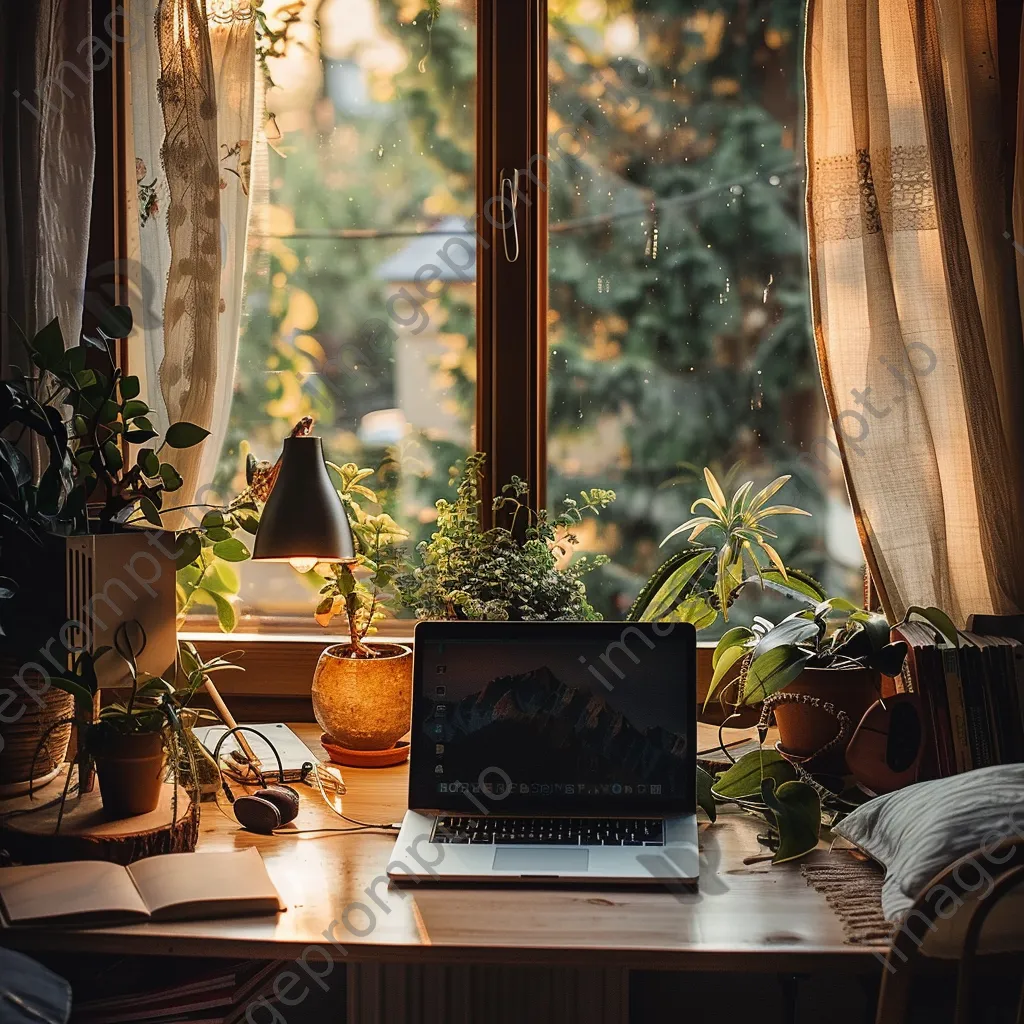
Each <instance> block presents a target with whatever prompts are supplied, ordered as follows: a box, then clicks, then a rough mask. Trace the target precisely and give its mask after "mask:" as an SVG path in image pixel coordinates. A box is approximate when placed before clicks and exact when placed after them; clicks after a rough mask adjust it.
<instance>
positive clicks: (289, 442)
mask: <svg viewBox="0 0 1024 1024" xmlns="http://www.w3.org/2000/svg"><path fill="white" fill-rule="evenodd" d="M252 557H253V559H254V560H255V561H261V562H290V563H291V565H292V567H293V568H294V569H296V570H298V571H299V572H309V571H310V569H312V568H313V566H315V565H316V564H317V562H351V561H353V560H354V559H355V557H356V549H355V543H354V542H353V540H352V528H351V527H350V526H349V522H348V515H347V514H346V513H345V506H344V505H343V504H342V502H341V498H340V497H339V496H338V492H337V491H336V490H335V489H334V486H333V484H332V483H331V478H330V475H329V474H328V472H327V464H326V463H325V462H324V449H323V441H322V440H321V438H319V437H312V436H308V435H307V436H303V437H287V438H285V441H284V450H283V451H282V452H281V469H280V471H279V473H278V475H277V480H276V481H275V483H274V487H273V490H272V491H271V492H270V496H269V497H268V498H267V503H266V505H264V507H263V514H262V515H261V516H260V526H259V530H258V531H257V532H256V543H255V545H254V546H253V553H252Z"/></svg>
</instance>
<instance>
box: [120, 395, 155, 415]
mask: <svg viewBox="0 0 1024 1024" xmlns="http://www.w3.org/2000/svg"><path fill="white" fill-rule="evenodd" d="M121 415H122V416H124V418H125V419H126V420H133V419H135V418H136V417H137V416H148V415H149V406H148V405H146V403H145V402H143V401H141V400H140V399H137V398H132V399H130V400H129V401H127V402H125V403H124V411H123V412H122V414H121Z"/></svg>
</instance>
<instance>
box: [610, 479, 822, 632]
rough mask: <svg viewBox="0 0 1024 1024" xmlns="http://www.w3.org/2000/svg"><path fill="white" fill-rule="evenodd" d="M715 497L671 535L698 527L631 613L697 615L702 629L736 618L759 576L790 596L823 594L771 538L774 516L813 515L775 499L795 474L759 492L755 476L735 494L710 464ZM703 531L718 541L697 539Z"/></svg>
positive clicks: (672, 618) (652, 618) (816, 598)
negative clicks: (737, 605)
mask: <svg viewBox="0 0 1024 1024" xmlns="http://www.w3.org/2000/svg"><path fill="white" fill-rule="evenodd" d="M704 479H705V481H706V483H707V487H708V496H707V497H702V498H698V499H697V500H696V501H695V502H694V503H693V505H692V506H691V508H690V511H691V512H696V511H697V510H698V509H699V508H704V509H706V514H703V515H697V516H694V517H693V518H692V519H689V520H687V521H686V522H685V523H682V524H681V525H680V526H677V527H676V528H675V529H674V530H673V531H672V532H671V533H670V534H669V535H668V536H667V537H666V538H665V539H664V540H663V541H662V545H665V544H667V543H668V542H669V541H671V540H673V539H674V538H675V537H677V536H679V535H680V534H682V533H686V531H690V535H689V538H688V540H689V545H688V546H687V547H686V548H685V549H684V550H682V551H679V552H677V553H676V554H674V555H672V556H671V557H670V558H669V559H667V560H666V561H665V562H664V563H663V564H662V565H661V566H660V567H659V568H658V570H657V571H656V572H655V573H654V574H653V575H652V576H651V578H650V580H649V581H648V582H647V584H646V586H645V587H644V588H643V590H641V591H640V594H639V595H638V596H637V599H636V601H634V602H633V606H632V607H631V608H630V611H629V614H628V618H629V619H630V620H631V621H634V622H636V621H639V622H658V621H667V622H691V623H693V624H694V626H696V628H697V629H705V628H706V627H708V626H711V625H713V624H714V623H715V622H716V621H717V620H718V616H719V614H721V616H722V618H723V619H725V620H728V618H729V607H730V605H732V603H733V602H734V601H735V600H736V598H737V597H738V596H739V594H740V593H741V592H742V590H743V589H744V587H747V586H749V585H750V584H752V583H755V582H756V583H757V584H758V585H759V586H761V587H762V588H765V589H769V590H773V591H776V592H778V593H780V594H783V595H785V596H787V597H792V598H797V599H800V600H803V601H807V600H810V601H812V602H814V603H817V602H820V601H823V600H824V599H825V593H824V591H823V590H822V588H821V586H820V584H818V583H817V582H816V581H815V580H813V579H812V578H811V577H810V576H807V575H805V574H804V573H801V572H799V571H798V570H796V569H791V568H788V567H787V566H786V565H785V564H784V563H783V561H782V559H781V557H780V556H779V553H778V552H777V551H776V550H775V548H774V547H773V546H772V544H771V543H770V540H774V539H776V537H777V534H775V533H774V532H773V531H772V530H771V529H769V528H768V526H767V525H766V520H768V519H770V518H772V517H774V516H780V515H799V516H806V515H810V513H809V512H805V511H804V510H803V509H800V508H796V507H795V506H793V505H769V504H768V502H769V501H770V500H771V499H772V498H773V497H774V496H775V494H776V493H777V492H778V491H779V490H781V489H782V487H783V486H785V484H786V483H787V481H788V480H789V479H790V478H789V477H788V476H780V477H776V479H774V480H773V481H772V482H771V483H770V484H768V485H767V486H766V487H764V488H762V489H761V490H760V491H757V492H756V493H753V488H754V484H753V481H751V480H748V481H746V482H745V483H743V484H741V485H740V486H739V487H738V488H737V489H736V491H735V493H734V494H733V496H732V498H729V499H727V498H726V496H725V492H724V491H723V490H722V487H721V485H720V484H719V483H718V481H717V480H716V479H715V476H714V474H713V473H712V472H711V470H710V469H705V470H704ZM698 537H701V538H703V539H704V540H705V541H712V543H711V544H706V545H704V546H700V545H695V544H694V541H696V540H697V538H698Z"/></svg>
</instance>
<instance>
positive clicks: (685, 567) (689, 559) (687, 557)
mask: <svg viewBox="0 0 1024 1024" xmlns="http://www.w3.org/2000/svg"><path fill="white" fill-rule="evenodd" d="M714 553H715V552H714V549H713V548H704V549H701V550H698V551H692V550H690V551H681V552H679V553H678V554H675V555H673V556H672V557H671V558H669V559H668V560H667V561H666V562H665V563H664V564H663V565H662V566H661V567H660V568H659V569H658V570H657V572H656V573H655V574H654V576H653V577H652V580H651V582H652V583H654V586H653V587H652V588H651V590H650V591H648V588H647V587H645V588H644V592H642V593H641V594H640V596H639V597H638V598H637V599H636V602H635V603H634V605H633V607H632V608H631V609H630V612H629V615H628V616H627V617H628V619H629V620H630V621H631V622H657V621H658V620H659V619H660V618H662V617H663V616H664V615H665V614H666V613H667V612H668V611H670V610H671V609H672V608H673V607H674V606H675V605H677V604H678V603H679V601H680V599H681V598H682V596H683V595H684V594H685V593H686V590H687V588H688V587H689V585H690V582H691V581H692V580H693V578H694V576H695V575H696V574H697V573H698V572H699V570H700V569H702V568H703V567H704V566H705V565H706V564H707V562H708V560H709V559H710V558H711V556H712V555H713V554H714Z"/></svg>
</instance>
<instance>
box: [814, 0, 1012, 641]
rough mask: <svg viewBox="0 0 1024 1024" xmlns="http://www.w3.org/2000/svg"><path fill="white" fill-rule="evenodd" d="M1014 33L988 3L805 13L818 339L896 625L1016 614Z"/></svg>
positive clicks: (845, 6)
mask: <svg viewBox="0 0 1024 1024" xmlns="http://www.w3.org/2000/svg"><path fill="white" fill-rule="evenodd" d="M1013 8H1015V9H1013ZM1020 31H1021V21H1020V5H1019V4H1016V5H1014V4H1007V3H997V0H977V2H972V3H969V4H964V3H962V0H810V2H809V5H808V26H807V52H806V69H805V70H806V87H807V169H808V186H807V212H808V217H807V221H808V232H809V237H810V264H811V289H812V307H813V314H814V329H815V336H816V342H817V348H818V358H819V364H820V368H821V375H822V381H823V384H824V388H825V394H826V398H827V400H828V404H829V410H830V413H831V417H832V421H833V425H834V427H835V432H836V441H837V444H838V448H839V451H840V453H841V455H842V463H843V470H844V472H845V475H846V482H847V486H848V489H849V493H850V498H851V502H852V504H853V507H854V512H855V514H856V517H857V522H858V526H859V528H860V533H861V541H862V545H863V547H864V552H865V556H866V558H867V561H868V565H869V567H870V569H871V573H872V576H873V578H874V580H875V583H876V585H877V586H878V589H879V592H880V594H881V597H882V601H883V605H884V607H885V610H886V612H887V613H889V614H890V616H897V617H898V616H902V615H903V614H904V612H905V610H906V607H907V606H908V605H910V604H934V605H939V606H941V607H943V608H945V609H946V611H948V612H949V613H950V614H951V615H952V617H953V618H954V619H955V620H956V621H957V622H958V624H960V625H963V624H964V622H965V620H966V618H967V616H968V615H970V614H971V613H996V614H1008V613H1014V612H1020V611H1022V610H1024V403H1022V401H1021V385H1022V381H1024V347H1022V339H1021V302H1022V297H1024V209H1022V201H1024V200H1022V198H1021V184H1022V183H1021V174H1022V173H1024V136H1022V135H1021V134H1020V133H1021V131H1022V129H1016V134H1015V126H1016V125H1017V124H1018V123H1019V122H1020V116H1019V110H1020V107H1019V104H1020V103H1021V96H1020V93H1019V80H1020V75H1019V69H1018V61H1019V52H1020V50H1019V46H1018V45H1016V44H1017V43H1018V41H1019V38H1020ZM1008 44H1012V45H1008ZM1000 47H1002V49H1001V48H1000Z"/></svg>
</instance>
